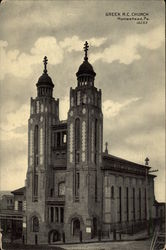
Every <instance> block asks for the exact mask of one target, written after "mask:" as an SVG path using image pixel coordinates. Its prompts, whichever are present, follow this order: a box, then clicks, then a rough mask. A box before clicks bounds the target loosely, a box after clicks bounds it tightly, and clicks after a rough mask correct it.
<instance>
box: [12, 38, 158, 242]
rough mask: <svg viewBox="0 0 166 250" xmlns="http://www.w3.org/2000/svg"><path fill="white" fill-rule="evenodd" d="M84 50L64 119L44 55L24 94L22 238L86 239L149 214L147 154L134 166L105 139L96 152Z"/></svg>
mask: <svg viewBox="0 0 166 250" xmlns="http://www.w3.org/2000/svg"><path fill="white" fill-rule="evenodd" d="M84 50H85V57H84V61H83V63H82V64H81V66H80V67H79V69H78V72H77V73H76V76H77V86H76V87H75V88H74V89H72V88H71V89H70V108H69V111H68V118H67V121H60V119H59V99H57V100H55V99H54V98H53V88H54V84H53V82H52V79H51V78H50V77H49V75H48V74H47V58H46V57H45V58H44V72H43V74H42V76H41V77H40V78H39V80H38V82H37V84H36V86H37V97H36V98H35V99H33V98H31V111H30V118H29V121H28V141H29V143H28V170H27V176H26V204H25V202H24V201H25V195H24V194H23V195H22V196H20V195H19V192H20V190H16V191H17V192H16V191H14V192H13V194H14V195H15V208H18V210H19V208H22V207H26V217H25V215H23V216H24V223H23V225H24V237H25V240H26V242H27V243H28V244H37V243H44V244H45V243H53V242H55V241H58V240H62V235H63V236H64V235H65V239H66V241H73V240H75V239H77V238H79V237H82V239H83V240H85V239H86V240H89V239H91V238H94V237H96V236H97V234H98V232H99V231H100V232H101V231H102V232H104V231H107V232H108V233H110V232H111V231H112V230H113V229H115V228H116V229H126V228H129V227H131V226H134V227H137V226H139V225H140V224H145V222H146V221H148V220H149V219H150V218H152V217H153V214H154V211H153V210H154V206H153V204H154V202H155V196H154V177H155V176H154V175H150V174H149V169H150V167H149V166H148V159H146V164H145V165H140V164H137V163H134V162H130V161H127V160H124V159H121V158H119V157H115V156H113V155H110V154H108V150H107V144H106V149H105V152H104V153H103V114H102V108H101V106H102V93H101V90H98V89H97V88H96V87H95V84H94V80H95V76H96V73H95V72H94V70H93V67H92V65H91V64H90V63H89V62H88V57H87V51H88V44H87V42H86V43H85V47H84ZM22 191H23V190H22V189H21V192H22ZM24 191H25V189H24ZM21 197H22V198H21ZM25 218H26V219H25Z"/></svg>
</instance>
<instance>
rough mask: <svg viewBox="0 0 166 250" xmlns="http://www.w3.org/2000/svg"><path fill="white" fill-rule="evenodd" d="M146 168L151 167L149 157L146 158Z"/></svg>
mask: <svg viewBox="0 0 166 250" xmlns="http://www.w3.org/2000/svg"><path fill="white" fill-rule="evenodd" d="M145 166H149V158H148V157H146V159H145Z"/></svg>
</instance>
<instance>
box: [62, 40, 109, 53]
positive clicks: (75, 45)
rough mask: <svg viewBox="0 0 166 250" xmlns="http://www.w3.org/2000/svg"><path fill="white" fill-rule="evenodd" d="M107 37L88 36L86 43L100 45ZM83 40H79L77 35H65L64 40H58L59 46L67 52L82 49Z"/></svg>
mask: <svg viewBox="0 0 166 250" xmlns="http://www.w3.org/2000/svg"><path fill="white" fill-rule="evenodd" d="M106 40H107V38H105V37H101V38H95V37H93V38H90V39H88V43H89V44H90V45H91V46H92V47H99V46H101V45H102V44H103V43H104V42H105V41H106ZM84 43H85V41H83V40H80V39H79V37H78V36H73V37H67V38H65V39H64V41H62V42H60V46H61V47H62V48H64V49H66V50H67V51H68V52H71V51H82V47H83V44H84Z"/></svg>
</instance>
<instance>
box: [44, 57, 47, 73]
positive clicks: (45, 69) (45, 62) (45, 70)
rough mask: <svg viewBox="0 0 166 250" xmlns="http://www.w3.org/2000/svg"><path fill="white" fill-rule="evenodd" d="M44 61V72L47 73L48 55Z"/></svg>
mask: <svg viewBox="0 0 166 250" xmlns="http://www.w3.org/2000/svg"><path fill="white" fill-rule="evenodd" d="M43 62H44V71H43V72H44V73H45V74H46V73H47V62H48V59H47V57H46V56H45V57H44V59H43Z"/></svg>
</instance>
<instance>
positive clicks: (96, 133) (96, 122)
mask: <svg viewBox="0 0 166 250" xmlns="http://www.w3.org/2000/svg"><path fill="white" fill-rule="evenodd" d="M97 124H98V121H97V119H95V163H97V155H98V154H97V136H98V129H97V127H98V125H97Z"/></svg>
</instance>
